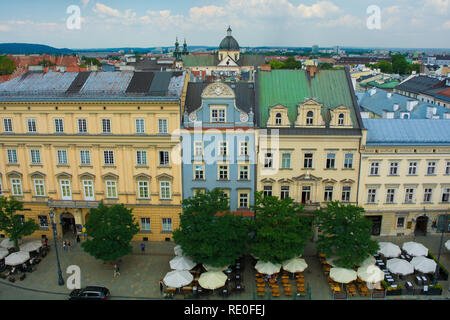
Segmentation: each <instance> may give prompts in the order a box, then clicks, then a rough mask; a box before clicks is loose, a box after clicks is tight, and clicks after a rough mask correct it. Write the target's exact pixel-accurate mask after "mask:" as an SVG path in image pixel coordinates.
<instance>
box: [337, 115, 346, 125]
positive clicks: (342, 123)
mask: <svg viewBox="0 0 450 320" xmlns="http://www.w3.org/2000/svg"><path fill="white" fill-rule="evenodd" d="M344 119H345V116H344V114H343V113H340V114H339V117H338V125H340V126H343V125H344Z"/></svg>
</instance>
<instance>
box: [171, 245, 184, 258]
mask: <svg viewBox="0 0 450 320" xmlns="http://www.w3.org/2000/svg"><path fill="white" fill-rule="evenodd" d="M173 251H174V252H175V255H176V256H182V255H183V249H181V246H180V245H176V246H175V248H173Z"/></svg>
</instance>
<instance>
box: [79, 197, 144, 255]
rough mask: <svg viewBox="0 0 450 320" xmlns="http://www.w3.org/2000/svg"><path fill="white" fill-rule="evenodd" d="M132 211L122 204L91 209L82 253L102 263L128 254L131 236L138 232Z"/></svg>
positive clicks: (130, 249) (131, 249)
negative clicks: (84, 252)
mask: <svg viewBox="0 0 450 320" xmlns="http://www.w3.org/2000/svg"><path fill="white" fill-rule="evenodd" d="M132 211H133V210H132V209H127V208H125V206H124V205H123V204H120V205H114V206H110V207H107V206H105V205H103V204H100V205H99V207H98V208H96V209H91V210H90V215H89V219H88V221H87V222H86V225H85V227H86V233H87V236H88V239H87V240H86V241H85V242H83V243H82V244H81V246H82V247H83V249H84V251H86V252H87V253H89V254H90V255H91V256H93V257H95V258H96V259H100V260H102V261H103V262H108V261H116V260H118V259H120V258H121V257H123V256H125V255H127V254H130V253H131V252H132V251H133V248H132V247H131V245H130V242H131V240H132V239H133V236H134V235H135V234H137V233H138V232H139V224H138V223H137V222H135V219H134V217H133V215H132Z"/></svg>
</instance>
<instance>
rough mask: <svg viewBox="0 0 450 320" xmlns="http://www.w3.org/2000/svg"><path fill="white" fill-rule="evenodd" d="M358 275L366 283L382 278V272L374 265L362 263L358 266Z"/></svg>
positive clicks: (378, 280)
mask: <svg viewBox="0 0 450 320" xmlns="http://www.w3.org/2000/svg"><path fill="white" fill-rule="evenodd" d="M357 274H358V277H359V278H360V279H361V280H362V281H365V282H368V283H377V282H380V281H381V280H384V272H383V271H382V270H381V269H380V268H378V267H377V266H375V265H372V264H370V265H364V266H362V267H359V268H358V272H357Z"/></svg>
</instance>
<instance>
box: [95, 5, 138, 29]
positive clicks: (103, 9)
mask: <svg viewBox="0 0 450 320" xmlns="http://www.w3.org/2000/svg"><path fill="white" fill-rule="evenodd" d="M92 10H93V11H94V12H95V13H97V14H98V16H99V17H100V18H104V19H107V20H106V21H107V22H120V23H124V24H132V23H135V22H136V21H137V20H136V12H134V11H132V10H131V9H127V10H125V12H121V11H119V10H117V9H113V8H111V7H108V6H106V5H104V4H102V3H96V4H95V7H94V8H93V9H92Z"/></svg>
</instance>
